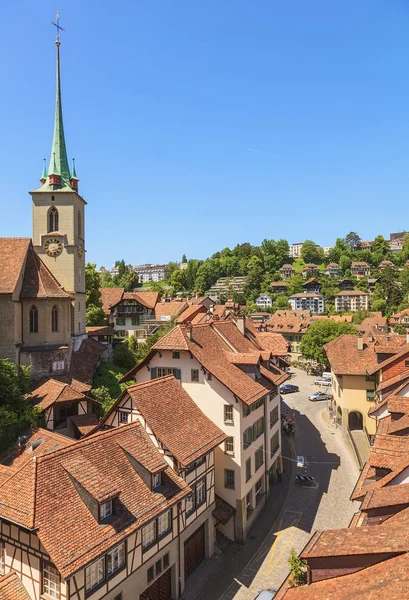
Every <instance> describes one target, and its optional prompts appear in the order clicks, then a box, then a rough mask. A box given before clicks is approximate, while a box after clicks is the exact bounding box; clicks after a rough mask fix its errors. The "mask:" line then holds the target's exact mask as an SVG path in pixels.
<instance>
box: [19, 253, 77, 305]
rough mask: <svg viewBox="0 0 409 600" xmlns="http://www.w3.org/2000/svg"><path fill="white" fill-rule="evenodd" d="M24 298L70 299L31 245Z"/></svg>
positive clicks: (25, 277)
mask: <svg viewBox="0 0 409 600" xmlns="http://www.w3.org/2000/svg"><path fill="white" fill-rule="evenodd" d="M21 297H22V298H67V299H68V298H70V297H71V296H70V294H69V293H68V292H66V291H64V289H63V288H62V287H61V285H60V284H59V282H58V281H57V280H56V278H55V277H54V275H53V274H52V273H51V271H49V270H48V269H47V267H46V266H45V264H44V263H43V262H42V260H41V259H40V257H39V256H38V255H37V253H36V252H35V250H34V248H33V246H32V245H31V244H30V246H29V248H28V252H27V260H26V266H25V270H24V279H23V286H22V288H21Z"/></svg>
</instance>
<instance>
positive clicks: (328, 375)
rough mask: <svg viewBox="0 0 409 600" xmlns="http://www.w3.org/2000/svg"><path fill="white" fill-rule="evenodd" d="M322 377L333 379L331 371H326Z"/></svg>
mask: <svg viewBox="0 0 409 600" xmlns="http://www.w3.org/2000/svg"><path fill="white" fill-rule="evenodd" d="M321 377H322V378H323V379H332V375H331V371H324V372H323V374H322V375H321Z"/></svg>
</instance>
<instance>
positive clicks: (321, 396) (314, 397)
mask: <svg viewBox="0 0 409 600" xmlns="http://www.w3.org/2000/svg"><path fill="white" fill-rule="evenodd" d="M331 399H332V394H329V393H328V392H314V393H313V394H311V396H308V400H311V402H317V401H318V400H331Z"/></svg>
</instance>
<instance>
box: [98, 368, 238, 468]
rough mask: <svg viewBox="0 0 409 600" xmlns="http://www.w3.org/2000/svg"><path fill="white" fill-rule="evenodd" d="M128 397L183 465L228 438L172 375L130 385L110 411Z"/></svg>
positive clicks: (156, 434) (155, 433)
mask: <svg viewBox="0 0 409 600" xmlns="http://www.w3.org/2000/svg"><path fill="white" fill-rule="evenodd" d="M128 396H129V397H131V398H132V400H133V402H134V403H135V405H136V406H137V408H138V409H139V411H140V412H141V414H142V416H143V417H144V418H145V419H146V422H147V423H148V426H149V428H150V429H152V431H153V433H154V435H155V436H156V437H157V438H158V439H159V440H160V441H161V442H162V443H163V444H164V445H165V446H166V447H167V448H168V449H169V450H170V452H171V453H172V454H173V455H174V456H175V457H176V459H177V460H178V461H179V462H180V463H181V465H182V466H183V467H186V466H187V465H189V464H190V463H191V462H193V461H194V460H196V459H197V458H199V457H200V456H203V454H206V453H207V452H209V451H210V450H213V449H214V448H215V447H216V446H219V445H220V444H221V443H222V442H223V441H224V440H225V439H226V438H227V435H226V434H225V433H223V431H222V430H221V429H219V428H218V427H217V426H216V425H215V424H214V423H213V421H211V420H210V419H209V418H208V417H206V415H205V414H204V413H203V412H202V411H201V410H200V408H199V407H198V406H197V405H196V404H195V402H194V401H193V400H192V399H191V397H190V396H189V395H188V393H187V392H186V391H185V390H184V389H183V387H182V386H181V385H180V383H178V382H177V381H176V379H175V378H174V377H173V375H168V376H166V377H160V378H158V379H153V380H151V381H147V382H144V383H137V384H136V385H132V386H130V387H128V388H127V389H126V390H125V391H124V392H123V394H121V396H120V397H119V398H118V400H117V401H116V403H115V405H114V407H112V408H111V410H110V411H109V413H108V414H110V413H111V412H112V411H113V410H115V407H116V406H118V404H120V402H121V400H122V398H126V397H128ZM105 419H106V417H105ZM105 419H104V421H105Z"/></svg>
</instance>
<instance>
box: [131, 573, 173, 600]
mask: <svg viewBox="0 0 409 600" xmlns="http://www.w3.org/2000/svg"><path fill="white" fill-rule="evenodd" d="M171 597H172V596H171V581H170V569H168V570H167V571H165V573H163V575H161V576H160V577H159V579H157V580H156V581H155V582H154V583H152V585H151V586H149V587H148V589H147V590H145V591H144V592H143V594H141V595H140V596H139V599H140V600H171Z"/></svg>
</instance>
